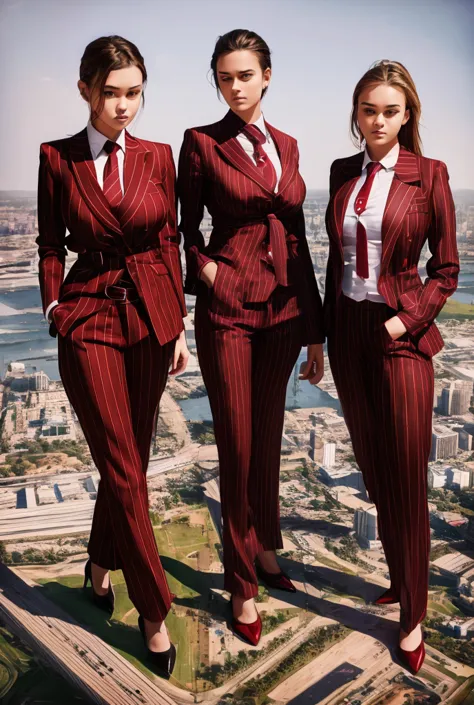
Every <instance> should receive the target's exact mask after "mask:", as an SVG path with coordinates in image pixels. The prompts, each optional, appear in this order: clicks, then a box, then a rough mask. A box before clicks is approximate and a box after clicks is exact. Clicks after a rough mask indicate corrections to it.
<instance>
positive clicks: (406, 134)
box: [351, 59, 422, 155]
mask: <svg viewBox="0 0 474 705" xmlns="http://www.w3.org/2000/svg"><path fill="white" fill-rule="evenodd" d="M377 83H386V84H387V85H388V86H393V87H394V88H398V89H399V90H401V91H403V93H404V94H405V101H406V107H407V110H409V111H410V118H409V120H408V122H407V123H406V124H405V125H402V126H401V128H400V132H399V133H398V141H399V142H400V144H401V145H403V147H405V148H406V149H409V150H410V152H414V153H415V154H419V155H421V154H422V146H421V137H420V130H419V126H420V115H421V103H420V99H419V97H418V93H417V92H416V87H415V83H414V81H413V79H412V77H411V76H410V74H409V73H408V71H407V69H406V68H405V67H404V66H403V64H400V63H399V62H398V61H389V60H388V59H382V60H381V61H377V62H376V63H375V64H374V65H373V66H371V67H370V69H369V70H368V71H366V73H364V75H363V76H362V78H361V79H360V81H359V82H358V83H357V85H356V87H355V89H354V94H353V96H352V112H351V134H352V136H353V137H354V138H355V140H356V144H357V145H358V146H359V145H360V144H361V142H362V140H363V136H362V133H361V131H360V129H359V125H358V123H357V106H358V102H359V96H360V94H361V93H362V91H364V90H365V89H366V88H368V87H369V86H371V85H374V84H377Z"/></svg>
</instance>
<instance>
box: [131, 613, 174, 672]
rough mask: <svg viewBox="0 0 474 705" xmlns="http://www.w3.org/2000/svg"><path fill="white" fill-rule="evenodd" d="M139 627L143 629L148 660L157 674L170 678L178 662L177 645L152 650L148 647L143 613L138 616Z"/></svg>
mask: <svg viewBox="0 0 474 705" xmlns="http://www.w3.org/2000/svg"><path fill="white" fill-rule="evenodd" d="M138 628H139V629H140V631H141V634H142V637H143V641H144V643H145V646H146V649H147V657H148V661H149V662H150V663H152V664H153V666H154V667H155V670H156V672H157V675H159V676H161V677H162V678H166V679H169V677H170V676H171V674H172V673H173V669H174V666H175V663H176V647H175V645H174V644H171V646H170V648H169V649H167V650H166V651H152V650H151V649H149V648H148V642H147V638H146V632H145V621H144V619H143V617H142V616H141V615H139V617H138Z"/></svg>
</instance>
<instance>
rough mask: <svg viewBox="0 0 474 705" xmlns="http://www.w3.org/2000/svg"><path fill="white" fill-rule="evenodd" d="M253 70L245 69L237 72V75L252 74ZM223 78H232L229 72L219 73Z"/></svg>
mask: <svg viewBox="0 0 474 705" xmlns="http://www.w3.org/2000/svg"><path fill="white" fill-rule="evenodd" d="M252 71H253V69H243V70H242V71H237V73H252ZM219 73H220V74H221V76H230V73H229V72H228V71H219Z"/></svg>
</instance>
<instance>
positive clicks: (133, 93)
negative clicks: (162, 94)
mask: <svg viewBox="0 0 474 705" xmlns="http://www.w3.org/2000/svg"><path fill="white" fill-rule="evenodd" d="M128 95H131V96H133V97H135V96H137V95H140V91H129V92H128Z"/></svg>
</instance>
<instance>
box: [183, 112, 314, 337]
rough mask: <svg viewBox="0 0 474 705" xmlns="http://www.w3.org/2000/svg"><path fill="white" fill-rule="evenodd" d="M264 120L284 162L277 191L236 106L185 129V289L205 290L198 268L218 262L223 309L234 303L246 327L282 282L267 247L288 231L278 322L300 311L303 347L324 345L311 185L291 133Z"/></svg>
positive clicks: (235, 314) (255, 321)
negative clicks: (309, 237) (249, 143)
mask: <svg viewBox="0 0 474 705" xmlns="http://www.w3.org/2000/svg"><path fill="white" fill-rule="evenodd" d="M265 124H266V127H267V129H268V131H269V133H270V134H271V137H272V139H273V141H274V142H275V145H276V147H277V149H278V153H279V157H280V161H281V166H282V175H281V179H280V182H279V185H278V191H277V192H276V193H274V192H272V190H271V189H270V187H269V185H268V183H267V182H266V180H265V178H264V176H263V174H262V170H261V169H259V168H258V167H257V166H256V165H255V164H254V163H253V161H252V160H251V159H250V158H249V157H248V156H247V154H246V153H245V151H244V150H243V149H242V147H241V145H240V144H239V142H238V140H237V139H236V135H237V133H238V131H239V130H240V129H241V128H242V127H243V126H244V125H245V123H244V122H243V121H242V120H241V119H240V118H239V117H238V116H237V115H235V114H234V113H233V112H232V111H229V113H228V114H227V115H226V116H225V117H224V119H223V120H221V121H220V122H217V123H214V124H213V125H208V126H206V127H198V128H194V129H191V130H186V132H185V135H184V142H183V146H182V148H181V153H180V158H179V169H178V193H179V198H180V202H181V223H180V230H181V231H182V233H183V235H184V247H185V250H186V261H187V272H186V283H185V291H187V292H188V293H190V294H196V293H197V292H198V291H199V288H201V289H202V287H203V286H204V285H203V284H202V283H201V282H200V281H199V273H200V270H201V269H202V267H203V266H204V265H205V264H206V263H207V262H210V261H217V262H219V268H220V270H221V272H220V274H219V279H220V285H219V286H220V291H221V294H222V296H223V298H224V300H225V306H226V311H228V310H229V308H231V309H232V317H233V318H234V319H235V320H236V321H237V320H238V321H239V322H240V323H242V324H246V325H247V324H248V325H258V319H259V311H260V309H261V308H262V306H260V307H259V306H252V304H262V305H263V304H265V302H267V301H268V299H269V298H270V296H271V295H272V293H273V292H274V291H275V289H276V287H277V281H276V278H275V271H274V268H273V264H272V261H271V259H270V257H269V255H268V252H267V244H268V242H269V240H271V239H272V233H273V234H274V238H273V239H274V240H275V241H277V242H278V241H280V240H281V234H282V233H283V235H284V237H285V238H286V243H287V250H288V251H287V257H288V259H287V276H288V282H289V286H288V287H284V289H285V290H286V296H287V302H288V304H287V305H288V308H287V309H285V311H282V312H281V320H284V319H288V318H291V317H293V316H294V315H295V311H296V309H299V310H300V311H301V312H302V315H303V317H304V321H305V325H304V328H303V339H302V344H306V343H317V342H323V341H324V334H323V326H322V311H321V299H320V296H319V293H318V288H317V285H316V280H315V276H314V270H313V265H312V262H311V257H310V254H309V250H308V244H307V242H306V237H305V223H304V215H303V209H302V205H303V201H304V197H305V192H306V190H305V186H304V182H303V180H302V178H301V176H300V174H299V173H298V148H297V145H296V141H295V140H294V139H293V138H292V137H290V136H289V135H286V134H285V133H283V132H280V131H279V130H276V129H275V128H274V127H272V126H271V125H269V124H268V123H265ZM204 206H206V207H207V209H208V211H209V213H210V214H211V216H212V224H213V231H212V233H211V237H210V241H209V244H208V245H207V247H206V246H205V243H204V237H203V235H202V233H201V232H200V230H199V227H200V224H201V220H202V216H203V209H204ZM282 294H283V292H282ZM255 311H257V312H256V313H255ZM225 315H227V314H225Z"/></svg>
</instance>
